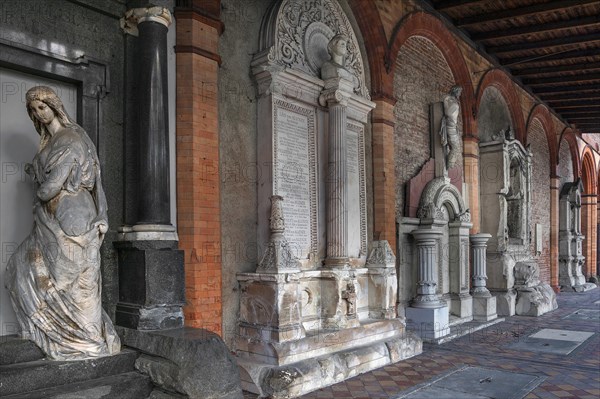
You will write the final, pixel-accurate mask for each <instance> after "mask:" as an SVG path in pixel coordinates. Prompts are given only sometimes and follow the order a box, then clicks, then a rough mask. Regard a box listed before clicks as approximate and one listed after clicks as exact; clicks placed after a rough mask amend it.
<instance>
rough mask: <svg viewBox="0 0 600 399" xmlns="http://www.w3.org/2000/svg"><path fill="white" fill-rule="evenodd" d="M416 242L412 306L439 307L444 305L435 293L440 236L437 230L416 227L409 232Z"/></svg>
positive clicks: (440, 233)
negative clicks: (417, 272) (414, 291)
mask: <svg viewBox="0 0 600 399" xmlns="http://www.w3.org/2000/svg"><path fill="white" fill-rule="evenodd" d="M411 234H412V235H413V237H414V238H415V240H416V243H417V251H418V255H417V256H418V267H419V274H418V281H417V296H416V297H415V299H414V300H413V303H412V305H411V306H412V307H414V308H439V307H441V306H443V305H445V302H442V301H441V300H440V298H439V296H438V295H437V293H436V290H437V264H438V263H437V247H436V246H437V241H438V239H439V238H440V237H441V236H442V232H441V231H438V230H421V229H417V230H414V231H412V232H411Z"/></svg>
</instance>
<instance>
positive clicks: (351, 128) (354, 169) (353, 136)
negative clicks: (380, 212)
mask: <svg viewBox="0 0 600 399" xmlns="http://www.w3.org/2000/svg"><path fill="white" fill-rule="evenodd" d="M346 134H347V136H346V137H347V139H346V140H347V147H346V151H347V153H348V155H347V161H348V164H347V170H348V205H347V206H348V251H349V252H348V255H349V256H350V257H351V258H359V257H361V256H365V255H366V219H365V217H366V215H365V212H366V208H365V206H366V204H365V181H364V163H365V162H364V137H363V128H362V127H361V126H358V125H354V124H348V126H347V130H346Z"/></svg>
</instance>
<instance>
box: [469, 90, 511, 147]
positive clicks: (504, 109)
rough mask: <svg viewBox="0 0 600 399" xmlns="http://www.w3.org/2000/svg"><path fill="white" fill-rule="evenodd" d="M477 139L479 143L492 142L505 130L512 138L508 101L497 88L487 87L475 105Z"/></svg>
mask: <svg viewBox="0 0 600 399" xmlns="http://www.w3.org/2000/svg"><path fill="white" fill-rule="evenodd" d="M477 109H478V111H477V137H478V138H479V143H485V142H489V141H494V140H495V139H498V138H500V137H499V136H500V135H501V134H502V133H503V131H505V130H506V129H507V128H510V131H511V134H512V135H513V137H514V132H515V128H514V125H515V124H514V122H513V117H512V115H511V112H510V109H509V106H508V101H507V100H506V98H505V97H504V95H503V94H502V92H501V91H500V90H498V88H497V87H495V86H493V85H489V86H488V87H486V88H485V90H483V93H482V94H481V96H480V99H479V102H478V104H477Z"/></svg>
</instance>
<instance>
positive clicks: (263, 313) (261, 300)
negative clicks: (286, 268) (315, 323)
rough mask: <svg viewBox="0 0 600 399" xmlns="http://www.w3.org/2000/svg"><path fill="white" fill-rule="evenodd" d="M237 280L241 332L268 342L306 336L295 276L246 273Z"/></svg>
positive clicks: (246, 335) (242, 334)
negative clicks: (238, 283)
mask: <svg viewBox="0 0 600 399" xmlns="http://www.w3.org/2000/svg"><path fill="white" fill-rule="evenodd" d="M238 280H239V281H240V286H241V298H240V336H243V337H247V338H251V339H260V340H265V341H268V342H286V341H293V340H297V339H300V338H303V337H304V336H305V331H304V328H303V327H302V323H301V322H300V321H301V318H300V306H299V302H300V299H299V295H300V290H299V286H298V278H297V276H295V275H294V274H262V273H245V274H240V275H239V276H238Z"/></svg>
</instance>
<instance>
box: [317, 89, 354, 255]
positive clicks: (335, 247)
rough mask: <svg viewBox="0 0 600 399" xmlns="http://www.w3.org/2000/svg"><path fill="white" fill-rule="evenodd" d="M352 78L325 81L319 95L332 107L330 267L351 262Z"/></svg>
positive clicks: (329, 141)
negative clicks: (349, 148)
mask: <svg viewBox="0 0 600 399" xmlns="http://www.w3.org/2000/svg"><path fill="white" fill-rule="evenodd" d="M351 96H352V82H350V81H348V80H346V79H343V78H331V79H328V80H326V81H325V90H324V91H323V93H322V94H321V96H320V98H319V102H320V103H321V105H327V106H328V108H329V133H328V134H329V140H328V143H329V150H328V170H327V176H326V183H327V259H326V260H325V265H326V266H329V267H345V266H347V265H348V262H349V259H348V258H349V257H348V185H347V184H348V168H347V164H348V159H347V157H348V155H347V137H346V129H347V125H348V116H347V109H348V100H349V99H350V97H351Z"/></svg>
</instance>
